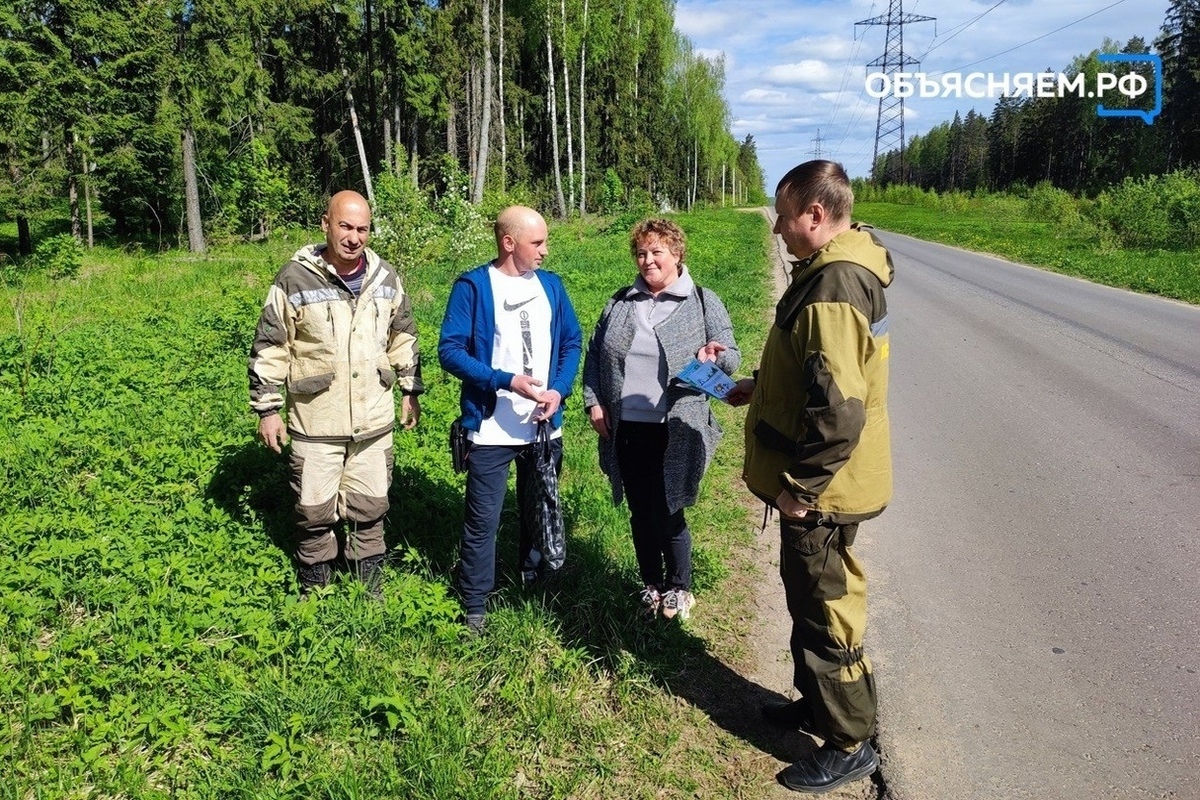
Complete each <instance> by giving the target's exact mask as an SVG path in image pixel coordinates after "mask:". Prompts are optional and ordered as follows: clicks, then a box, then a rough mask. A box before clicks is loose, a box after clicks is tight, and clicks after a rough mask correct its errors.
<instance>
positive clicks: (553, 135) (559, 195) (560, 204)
mask: <svg viewBox="0 0 1200 800" xmlns="http://www.w3.org/2000/svg"><path fill="white" fill-rule="evenodd" d="M553 34H554V28H553V26H552V25H551V22H550V4H549V3H547V4H546V74H547V75H548V76H549V79H550V80H549V83H550V93H549V96H548V97H547V98H546V104H547V106H548V108H547V110H548V111H549V112H550V142H551V147H552V150H553V153H554V200H555V203H556V208H557V209H558V216H559V217H560V218H561V217H565V216H566V215H567V201H566V200H564V199H563V188H562V167H561V166H560V165H559V157H558V99H557V97H556V96H555V94H554V44H553V41H552V40H553V38H554V36H553Z"/></svg>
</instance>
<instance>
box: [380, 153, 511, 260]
mask: <svg viewBox="0 0 1200 800" xmlns="http://www.w3.org/2000/svg"><path fill="white" fill-rule="evenodd" d="M439 166H440V169H441V176H440V181H439V183H440V186H441V193H440V194H439V195H437V196H436V197H431V196H430V195H429V194H427V193H426V192H423V191H421V190H419V189H417V188H415V187H414V186H413V185H412V182H411V181H409V180H407V179H405V178H401V177H398V176H396V175H394V174H392V173H386V174H384V175H382V176H380V177H379V178H378V179H377V181H376V184H375V209H374V212H375V215H374V219H375V223H374V224H375V234H374V237H373V238H372V240H371V245H372V247H374V248H375V249H376V250H377V251H378V252H379V253H381V254H383V256H384V257H385V258H388V259H389V260H390V261H392V263H394V264H397V265H408V264H421V263H424V262H427V261H430V260H433V261H440V260H443V259H448V258H458V257H462V256H465V255H469V254H472V253H474V252H475V251H476V250H478V249H479V247H480V246H482V245H483V244H484V243H485V242H486V241H487V240H488V238H489V237H488V225H487V220H486V219H485V218H484V216H483V214H482V213H481V211H480V209H479V208H476V207H475V206H474V205H472V204H471V202H470V201H469V199H468V197H469V192H470V187H469V186H468V185H467V183H466V174H465V173H464V172H463V171H462V169H461V168H459V166H458V163H457V162H456V161H455V160H454V159H453V158H450V157H449V156H445V157H443V158H442V159H441V160H440V162H439Z"/></svg>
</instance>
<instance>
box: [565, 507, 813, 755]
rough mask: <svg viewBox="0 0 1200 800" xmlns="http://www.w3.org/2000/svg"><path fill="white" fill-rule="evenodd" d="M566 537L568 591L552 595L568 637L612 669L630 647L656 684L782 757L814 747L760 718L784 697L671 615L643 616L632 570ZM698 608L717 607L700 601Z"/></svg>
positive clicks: (705, 610)
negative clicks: (568, 545) (568, 542)
mask: <svg viewBox="0 0 1200 800" xmlns="http://www.w3.org/2000/svg"><path fill="white" fill-rule="evenodd" d="M570 529H571V525H570V523H568V530H570ZM572 544H573V545H574V550H573V551H572V552H571V553H570V555H569V556H568V560H573V561H574V565H575V573H574V575H571V574H568V575H567V576H566V577H567V579H568V581H569V583H570V586H571V589H570V592H569V594H568V593H559V594H558V595H557V596H556V597H554V598H552V601H551V605H552V607H553V608H554V609H555V610H556V611H557V612H558V614H559V618H560V620H561V622H562V625H563V633H564V637H565V638H566V639H567V640H568V641H567V642H566V644H568V645H569V646H577V647H583V648H585V649H586V650H587V651H588V652H589V653H590V654H591V655H592V657H593V658H596V659H599V660H600V662H601V663H604V664H605V665H606V666H608V667H609V668H610V669H611V668H615V666H616V659H617V658H618V657H619V654H620V653H621V652H628V653H630V654H633V655H634V656H636V657H637V659H638V661H639V662H640V665H641V666H642V667H643V668H644V669H645V670H646V671H647V673H648V674H649V675H650V677H651V678H652V680H654V682H656V683H657V684H658V685H660V686H662V687H663V688H665V689H666V690H668V691H669V692H670V693H671V694H673V695H675V696H676V697H679V698H681V699H683V700H685V701H687V702H688V703H689V704H690V705H692V706H693V707H695V708H696V709H698V710H700V711H701V712H703V713H704V714H705V715H707V716H708V717H709V719H711V720H712V721H713V723H715V724H716V725H717V726H719V727H720V728H722V729H723V730H725V731H727V732H728V733H730V734H732V735H734V736H736V737H738V738H739V739H741V740H742V741H744V742H746V743H747V744H749V745H751V746H753V747H755V748H757V749H759V750H761V751H762V752H764V753H767V754H769V755H771V756H772V757H774V758H776V759H779V760H780V761H784V762H792V761H796V760H797V759H799V758H801V757H803V756H804V755H805V754H806V753H809V752H811V751H812V750H814V749H815V745H814V743H813V740H812V739H811V738H810V737H808V736H806V735H805V734H802V733H800V732H798V731H786V730H782V729H780V728H777V727H774V726H772V725H771V724H770V723H768V722H767V721H766V719H764V718H763V716H762V713H761V707H762V706H763V705H765V704H768V703H773V702H787V701H788V700H789V698H787V697H785V696H783V695H781V694H780V693H779V692H777V691H775V690H774V689H772V688H768V687H764V686H761V685H759V684H758V683H756V682H754V681H753V680H751V679H749V678H747V677H745V676H743V675H740V674H738V672H737V670H735V669H733V668H732V667H730V666H729V665H727V664H725V663H724V662H722V661H721V660H720V659H719V658H717V657H716V656H715V655H713V654H712V653H711V652H709V651H708V649H707V644H706V643H705V641H704V640H703V639H701V638H700V637H698V636H696V635H694V634H692V633H690V632H689V631H688V630H687V628H686V627H684V626H681V625H680V624H679V622H678V621H677V620H665V619H656V620H647V619H645V618H643V617H642V616H641V613H640V612H641V604H640V601H639V600H638V598H637V597H636V590H637V589H638V588H640V587H639V586H637V585H636V580H635V579H634V576H633V575H630V574H625V573H623V572H621V571H620V570H618V569H616V568H615V565H613V564H612V563H611V562H609V560H608V559H607V557H606V556H605V554H603V553H601V552H599V551H598V550H597V549H595V547H594V545H592V544H591V543H590V542H587V541H576V542H573V543H572ZM699 613H712V614H717V613H720V609H719V608H715V607H711V606H710V607H705V606H704V605H700V607H699Z"/></svg>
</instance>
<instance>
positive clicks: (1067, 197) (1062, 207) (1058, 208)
mask: <svg viewBox="0 0 1200 800" xmlns="http://www.w3.org/2000/svg"><path fill="white" fill-rule="evenodd" d="M1025 213H1026V215H1027V216H1028V217H1029V219H1031V220H1034V221H1036V222H1053V223H1056V224H1059V225H1072V226H1074V225H1078V224H1079V223H1080V222H1081V221H1082V217H1081V216H1080V213H1079V205H1078V203H1077V202H1076V200H1075V198H1074V197H1072V196H1071V194H1070V193H1069V192H1066V191H1064V190H1062V189H1059V188H1058V187H1057V186H1055V185H1054V184H1052V183H1050V181H1041V182H1039V183H1038V184H1037V185H1036V186H1034V187H1033V189H1032V190H1030V192H1029V197H1028V198H1027V199H1026V200H1025Z"/></svg>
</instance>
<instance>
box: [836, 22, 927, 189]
mask: <svg viewBox="0 0 1200 800" xmlns="http://www.w3.org/2000/svg"><path fill="white" fill-rule="evenodd" d="M932 21H934V17H926V16H921V15H919V14H905V13H904V0H889V3H888V11H887V14H885V15H882V16H878V17H871V18H870V19H864V20H861V21H860V22H856V23H854V24H855V25H856V26H857V25H884V26H886V31H887V37H886V39H887V41H886V43H885V45H884V50H883V55H882V56H880V57H879V58H877V59H875V60H874V61H871V62H869V63H868V64H867V66H868V67H877V68H878V69H880V70H881V71H882V72H883V74H884V75H892V74H894V73H897V72H903V71H904V69H905V67H908V66H914V65H918V64H920V62H919V61H917V60H916V59H915V58H912V57H910V56H906V55H905V54H904V26H905V25H911V24H913V23H915V22H932ZM904 144H905V142H904V98H903V97H901V96H899V95H897V94H891V95H888V94H884V95H883V96H881V97H880V98H879V112H878V114H877V115H876V117H875V155H874V157H873V158H872V159H871V168H872V170H874V168H875V165H876V164H877V163H878V162H879V150H880V145H882V146H883V152H884V153H885V154H886V153H888V152H890V151H892V150H896V151H898V152H899V154H900V157H899V158H898V159H896V161H897V162H898V163H896V164H895V166H894V167H893V168H891V169H889V172H890V173H896V172H899V175H895V174H889V175H884V176H879V175H876V176H874V177H875V178H876V179H879V178H883V179H885V180H886V179H888V178H893V177H898V178H899V179H900V180H904Z"/></svg>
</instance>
